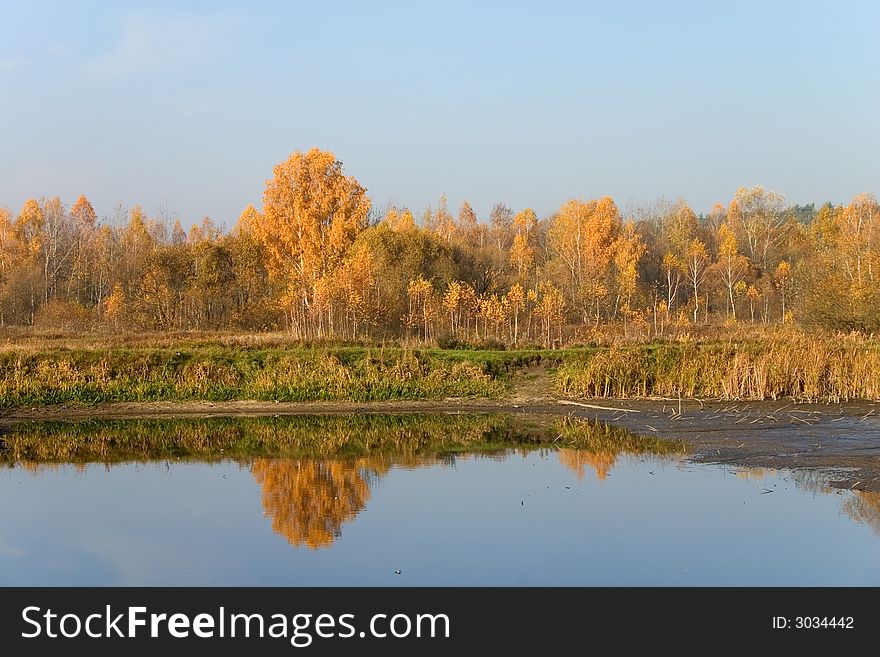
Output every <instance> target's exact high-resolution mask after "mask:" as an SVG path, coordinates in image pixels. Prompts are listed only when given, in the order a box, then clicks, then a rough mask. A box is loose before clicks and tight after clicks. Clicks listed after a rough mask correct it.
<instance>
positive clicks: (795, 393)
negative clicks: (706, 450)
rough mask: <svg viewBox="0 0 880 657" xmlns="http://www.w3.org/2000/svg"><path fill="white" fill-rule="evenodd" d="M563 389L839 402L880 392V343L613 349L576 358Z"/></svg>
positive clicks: (584, 393) (800, 341)
mask: <svg viewBox="0 0 880 657" xmlns="http://www.w3.org/2000/svg"><path fill="white" fill-rule="evenodd" d="M556 386H557V390H558V391H559V392H561V393H563V394H568V395H578V396H581V397H614V398H623V397H648V396H664V397H675V396H678V395H681V396H682V397H703V398H717V399H725V400H763V399H779V398H783V397H791V398H794V399H798V400H808V401H830V402H839V401H845V400H851V399H878V398H880V344H878V343H877V342H875V341H873V340H869V339H866V338H863V337H859V336H839V337H837V338H836V339H833V340H832V339H825V338H817V337H808V336H805V335H800V336H799V337H797V338H795V337H790V338H786V339H781V338H775V339H770V340H766V341H748V342H721V343H679V344H658V345H643V346H636V347H612V348H609V349H603V350H596V351H593V352H592V353H589V354H582V355H580V356H574V357H570V358H568V359H567V360H566V362H565V363H564V364H563V366H562V367H560V369H559V371H558V373H557V378H556Z"/></svg>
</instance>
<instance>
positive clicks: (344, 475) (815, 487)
mask: <svg viewBox="0 0 880 657" xmlns="http://www.w3.org/2000/svg"><path fill="white" fill-rule="evenodd" d="M539 420H540V421H539ZM535 449H541V450H547V451H555V452H557V453H558V456H559V461H560V463H562V464H563V465H564V466H566V467H567V468H569V469H570V470H571V471H572V472H573V473H575V475H576V476H577V477H578V478H579V479H582V478H583V477H584V476H585V472H586V471H587V469H588V468H589V469H592V470H593V471H594V472H595V475H596V477H597V478H598V479H599V480H604V479H606V478H607V477H608V476H609V474H610V473H611V471H612V469H613V468H614V466H615V464H616V463H617V460H618V458H619V457H620V455H621V454H636V455H638V454H648V455H653V456H660V457H664V458H668V459H671V460H675V459H679V458H680V457H681V455H682V454H684V446H683V444H682V443H680V442H677V441H668V440H663V439H659V438H656V437H648V436H640V435H636V434H632V433H629V432H628V431H626V430H624V429H622V428H620V427H615V426H610V425H606V424H602V423H598V422H593V421H587V420H582V419H576V418H571V417H566V418H561V419H558V418H557V419H548V418H538V419H535V420H532V421H530V423H526V422H525V421H524V419H523V418H522V416H509V415H503V414H498V415H480V414H463V415H445V414H444V415H415V414H413V415H396V416H395V415H360V416H282V417H273V418H267V417H260V418H203V419H183V420H181V419H176V420H128V421H118V420H113V421H103V422H96V421H87V422H76V423H59V422H35V423H28V424H22V425H19V426H17V427H16V428H15V430H14V431H13V432H11V433H9V434H6V435H5V436H3V437H2V440H0V463H5V464H6V465H7V466H9V467H22V468H24V469H26V470H28V471H31V472H34V473H37V472H38V471H39V470H41V469H43V468H47V467H48V468H54V467H57V465H60V464H71V465H73V467H75V468H76V469H77V470H84V469H85V467H86V465H87V464H89V463H103V464H104V465H105V467H106V468H108V469H109V468H110V467H111V466H112V465H113V464H116V463H125V462H133V461H166V462H169V463H170V462H173V461H179V460H194V461H199V462H215V461H220V460H223V461H234V462H237V463H240V464H241V465H242V466H243V467H247V468H249V469H250V471H251V473H252V474H253V476H254V478H255V480H256V481H257V483H258V484H259V485H260V488H261V491H262V492H261V496H262V504H263V508H264V510H265V513H266V515H267V516H269V517H270V518H271V521H272V529H273V530H274V531H275V532H277V533H278V534H281V535H283V536H284V537H285V538H286V539H287V540H288V541H289V542H290V544H291V545H293V546H294V547H300V546H307V547H309V548H311V549H319V548H325V547H328V546H329V545H331V544H332V543H333V542H334V540H336V539H337V538H339V537H340V536H341V535H342V531H343V527H344V525H345V523H347V522H350V521H351V520H352V519H354V518H355V517H356V516H357V515H358V514H359V513H360V512H361V511H362V510H363V509H364V508H365V506H366V505H367V503H368V501H369V500H370V496H371V490H372V489H373V488H374V487H375V486H376V484H377V483H378V481H379V480H380V479H381V478H382V477H383V476H385V475H386V474H387V473H388V472H389V470H390V469H391V468H394V467H406V468H419V467H426V466H431V465H436V464H438V463H450V464H451V463H454V462H455V461H456V459H461V458H468V457H469V456H479V457H482V458H492V459H503V458H506V457H507V456H508V455H509V454H510V453H511V452H512V451H517V452H520V453H523V454H525V453H528V452H530V451H532V450H535ZM736 473H737V475H738V476H740V477H744V478H750V479H761V478H763V477H764V476H766V475H768V474H770V475H773V474H776V471H774V470H767V471H765V470H762V469H760V468H742V469H738V470H737V472H736ZM791 476H792V477H793V479H794V483H795V485H796V486H797V487H798V488H800V489H802V490H808V491H814V492H822V493H829V492H839V491H837V490H836V489H832V488H830V487H829V485H828V482H827V478H826V477H825V476H824V475H823V474H821V473H819V472H817V471H810V470H800V471H796V472H794V473H792V475H791ZM842 511H843V512H844V513H846V515H847V516H849V517H850V518H852V519H853V520H855V521H856V522H859V523H865V524H867V525H868V526H870V527H872V528H873V529H874V531H876V532H877V533H880V493H874V492H867V491H852V492H847V494H846V496H845V498H844V500H843V504H842Z"/></svg>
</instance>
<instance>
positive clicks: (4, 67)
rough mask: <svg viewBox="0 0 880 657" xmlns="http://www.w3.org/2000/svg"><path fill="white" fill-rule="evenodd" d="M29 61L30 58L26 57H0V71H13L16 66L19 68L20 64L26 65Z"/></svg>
mask: <svg viewBox="0 0 880 657" xmlns="http://www.w3.org/2000/svg"><path fill="white" fill-rule="evenodd" d="M30 63H31V60H30V59H28V58H27V57H21V56H18V57H5V58H0V73H6V72H8V71H14V70H15V69H17V68H21V67H22V66H27V65H28V64H30Z"/></svg>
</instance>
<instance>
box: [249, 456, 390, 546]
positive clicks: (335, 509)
mask: <svg viewBox="0 0 880 657" xmlns="http://www.w3.org/2000/svg"><path fill="white" fill-rule="evenodd" d="M372 466H373V464H372V463H370V459H369V458H361V459H338V460H330V459H326V460H305V459H303V460H292V459H256V460H255V461H254V462H253V464H252V465H251V472H252V473H253V475H254V478H255V479H256V480H257V483H258V484H260V487H261V488H262V489H263V508H264V509H265V510H266V513H267V514H268V515H269V516H270V517H271V518H272V529H273V530H274V531H275V532H276V533H278V534H281V535H282V536H285V537H286V538H287V540H288V541H290V544H291V545H293V546H294V547H299V546H300V545H307V546H309V547H310V548H313V549H315V548H321V547H327V546H328V545H330V544H331V543H332V542H333V541H334V540H335V539H336V538H338V537H339V536H340V535H341V534H342V524H343V523H344V522H346V521H348V520H351V519H352V518H354V517H355V516H356V515H357V514H358V513H359V512H360V511H361V509H363V508H364V506H365V505H366V503H367V500H369V499H370V487H371V484H372V483H373V482H374V481H375V479H376V478H377V477H378V476H379V472H378V471H377V470H375V469H373V467H372Z"/></svg>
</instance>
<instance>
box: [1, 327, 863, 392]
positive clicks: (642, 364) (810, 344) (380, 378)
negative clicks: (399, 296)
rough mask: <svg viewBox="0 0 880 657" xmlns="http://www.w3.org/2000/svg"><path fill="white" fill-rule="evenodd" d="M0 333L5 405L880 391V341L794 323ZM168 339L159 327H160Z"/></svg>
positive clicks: (2, 386) (2, 385)
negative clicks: (492, 340)
mask: <svg viewBox="0 0 880 657" xmlns="http://www.w3.org/2000/svg"><path fill="white" fill-rule="evenodd" d="M246 337H247V336H239V337H237V338H225V339H223V340H221V339H220V338H213V339H211V338H209V337H205V338H201V339H183V338H181V339H180V340H179V341H178V342H177V343H173V342H168V341H165V340H159V341H158V342H156V344H152V343H151V342H150V341H149V340H146V339H141V340H134V341H133V342H132V345H130V346H124V344H123V343H120V342H113V341H111V342H109V343H106V344H104V343H101V342H96V341H95V340H93V339H91V338H88V337H87V336H85V337H81V338H79V339H73V340H69V341H59V340H45V341H27V340H25V341H18V340H16V341H10V342H7V343H6V344H3V345H0V409H22V408H28V407H38V406H54V405H64V406H74V405H87V406H96V405H101V404H113V403H123V402H150V403H152V402H185V403H191V402H192V403H195V402H215V403H217V402H229V401H243V402H244V401H253V402H262V403H276V402H278V403H285V402H318V401H327V402H358V403H360V402H386V401H388V402H398V401H421V400H433V401H440V400H444V399H447V398H470V399H487V400H493V399H494V400H499V399H516V398H517V396H518V395H519V394H520V392H521V391H523V390H528V396H529V397H531V398H550V397H556V398H570V399H620V398H626V399H630V398H632V399H643V398H648V399H650V398H657V397H670V398H678V397H682V398H700V399H703V400H726V401H736V402H741V401H763V400H781V399H786V398H788V399H792V400H795V401H799V402H803V401H807V402H822V401H828V402H844V401H852V400H875V399H880V343H877V342H876V341H874V340H871V339H867V338H862V337H858V336H834V337H831V336H826V337H817V336H808V335H805V334H792V335H789V336H787V337H778V336H777V337H773V338H770V339H767V340H754V339H752V340H744V341H731V340H728V341H703V342H694V341H688V340H683V341H676V342H651V343H646V344H624V345H612V346H601V345H590V346H581V347H578V348H571V349H561V350H547V349H517V350H506V349H498V350H483V349H440V348H433V347H431V348H427V347H426V348H406V347H400V346H383V345H333V344H330V343H327V344H321V343H319V344H312V345H306V344H301V345H297V344H293V343H285V342H271V341H268V339H267V338H265V336H254V337H253V340H251V341H248V340H245V338H246ZM157 340H158V338H157Z"/></svg>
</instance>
